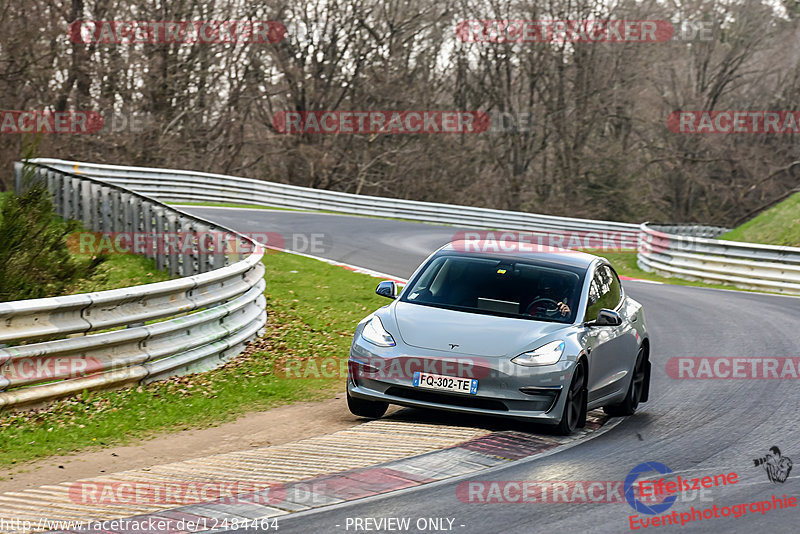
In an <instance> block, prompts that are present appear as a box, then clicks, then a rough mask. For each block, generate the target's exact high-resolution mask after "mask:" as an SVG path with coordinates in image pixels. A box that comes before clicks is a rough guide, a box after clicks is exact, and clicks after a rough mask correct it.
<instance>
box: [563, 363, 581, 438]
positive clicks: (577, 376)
mask: <svg viewBox="0 0 800 534" xmlns="http://www.w3.org/2000/svg"><path fill="white" fill-rule="evenodd" d="M586 398H587V395H586V366H585V365H583V364H582V363H579V364H578V365H576V366H575V373H574V374H573V375H572V381H571V382H570V383H569V389H568V390H567V400H566V402H565V403H564V411H563V412H562V413H561V421H559V423H558V426H557V427H556V432H557V433H559V434H561V435H562V436H568V435H570V434H572V433H573V432H575V429H577V428H578V427H582V426H584V425H585V424H586Z"/></svg>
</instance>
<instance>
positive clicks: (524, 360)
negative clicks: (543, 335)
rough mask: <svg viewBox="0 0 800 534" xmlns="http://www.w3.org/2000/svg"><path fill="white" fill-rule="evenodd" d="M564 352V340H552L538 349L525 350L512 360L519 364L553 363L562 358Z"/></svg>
mask: <svg viewBox="0 0 800 534" xmlns="http://www.w3.org/2000/svg"><path fill="white" fill-rule="evenodd" d="M563 353H564V342H563V341H552V342H550V343H548V344H547V345H542V346H541V347H539V348H538V349H535V350H532V351H530V352H523V353H522V354H520V355H519V356H517V357H516V358H512V359H511V361H512V362H514V363H516V364H519V365H527V366H528V367H532V366H534V365H552V364H554V363H556V362H557V361H558V360H560V359H561V355H562V354H563Z"/></svg>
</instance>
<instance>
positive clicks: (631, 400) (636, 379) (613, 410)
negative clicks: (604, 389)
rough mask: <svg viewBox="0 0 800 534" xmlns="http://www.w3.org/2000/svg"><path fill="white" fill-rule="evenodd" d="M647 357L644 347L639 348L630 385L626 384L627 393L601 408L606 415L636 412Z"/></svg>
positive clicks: (643, 386)
mask: <svg viewBox="0 0 800 534" xmlns="http://www.w3.org/2000/svg"><path fill="white" fill-rule="evenodd" d="M646 364H647V359H646V358H645V357H644V348H640V349H639V353H638V354H637V355H636V365H634V367H633V377H632V378H631V385H630V386H628V394H627V395H625V399H624V400H623V401H622V402H621V403H619V404H614V405H611V406H606V407H605V408H603V411H605V412H606V413H607V414H608V415H612V416H614V417H624V416H626V415H633V414H634V413H636V408H638V407H639V403H640V402H641V400H642V393H644V390H645V380H646V379H647V369H646V367H647V365H646Z"/></svg>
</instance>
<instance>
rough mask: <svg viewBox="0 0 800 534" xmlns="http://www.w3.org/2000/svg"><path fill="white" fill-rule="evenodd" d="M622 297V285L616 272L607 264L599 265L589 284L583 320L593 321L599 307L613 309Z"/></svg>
mask: <svg viewBox="0 0 800 534" xmlns="http://www.w3.org/2000/svg"><path fill="white" fill-rule="evenodd" d="M621 297H622V287H621V286H620V283H619V278H617V275H616V273H615V272H614V271H613V270H611V268H610V267H608V265H601V266H600V267H599V268H598V269H597V270H596V271H595V273H594V278H592V283H591V284H589V300H588V302H587V303H586V315H585V316H584V317H583V320H584V321H593V320H594V319H596V318H597V314H598V312H599V311H600V309H601V308H607V309H609V310H613V309H615V308H616V307H617V305H618V304H619V301H620V299H621Z"/></svg>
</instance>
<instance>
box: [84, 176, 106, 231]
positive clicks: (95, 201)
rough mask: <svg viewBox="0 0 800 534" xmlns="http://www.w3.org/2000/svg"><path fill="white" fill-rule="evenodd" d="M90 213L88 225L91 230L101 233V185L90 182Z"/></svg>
mask: <svg viewBox="0 0 800 534" xmlns="http://www.w3.org/2000/svg"><path fill="white" fill-rule="evenodd" d="M88 195H89V210H88V211H89V213H88V220H87V225H88V228H89V230H91V231H93V232H99V231H100V228H101V224H102V222H101V221H102V219H103V218H102V216H101V215H100V205H101V203H102V202H101V198H100V184H95V183H92V182H89V191H88Z"/></svg>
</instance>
